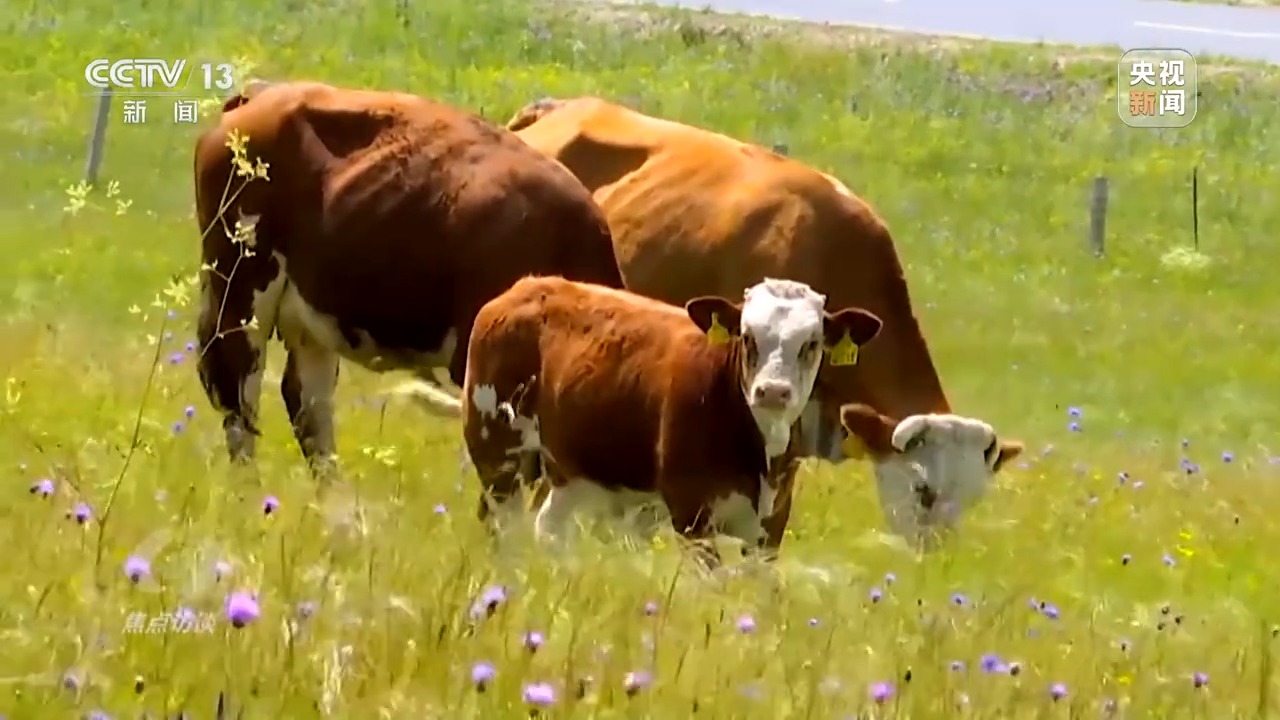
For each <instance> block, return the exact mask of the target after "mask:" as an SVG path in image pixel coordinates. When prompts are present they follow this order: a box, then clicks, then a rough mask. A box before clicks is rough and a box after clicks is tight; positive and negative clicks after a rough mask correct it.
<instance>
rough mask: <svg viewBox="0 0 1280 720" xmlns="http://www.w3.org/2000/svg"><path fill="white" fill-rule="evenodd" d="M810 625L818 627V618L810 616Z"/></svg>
mask: <svg viewBox="0 0 1280 720" xmlns="http://www.w3.org/2000/svg"><path fill="white" fill-rule="evenodd" d="M809 627H818V618H816V617H811V618H809Z"/></svg>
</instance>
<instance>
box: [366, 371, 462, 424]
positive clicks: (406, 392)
mask: <svg viewBox="0 0 1280 720" xmlns="http://www.w3.org/2000/svg"><path fill="white" fill-rule="evenodd" d="M384 395H385V397H388V398H408V399H409V400H412V401H414V402H415V403H417V404H418V406H419V407H421V408H422V409H424V410H426V411H427V412H429V413H431V414H432V415H438V416H441V417H453V418H456V417H462V400H461V399H460V398H456V397H454V396H453V395H450V394H449V393H447V392H445V391H444V390H443V389H442V388H440V387H439V386H437V385H433V384H431V383H429V382H427V381H425V380H416V379H415V380H409V381H406V382H403V383H400V384H399V385H397V386H395V387H393V388H391V390H389V391H387V392H386V393H385V394H384Z"/></svg>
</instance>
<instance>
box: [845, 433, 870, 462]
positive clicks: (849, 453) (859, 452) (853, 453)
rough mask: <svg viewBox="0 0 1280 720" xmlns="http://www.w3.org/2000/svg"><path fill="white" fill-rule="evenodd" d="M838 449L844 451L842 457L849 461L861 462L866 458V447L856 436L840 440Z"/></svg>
mask: <svg viewBox="0 0 1280 720" xmlns="http://www.w3.org/2000/svg"><path fill="white" fill-rule="evenodd" d="M846 432H848V431H846ZM840 449H841V450H842V451H844V456H845V457H847V458H849V459H850V460H862V459H864V458H866V457H867V445H866V443H864V442H862V440H861V438H859V437H857V436H856V435H850V436H849V437H846V438H845V439H844V440H841V441H840Z"/></svg>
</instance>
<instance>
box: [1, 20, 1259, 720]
mask: <svg viewBox="0 0 1280 720" xmlns="http://www.w3.org/2000/svg"><path fill="white" fill-rule="evenodd" d="M142 7H143V8H144V9H141V10H128V11H124V10H120V9H118V8H117V7H111V8H108V7H107V4H106V3H103V2H101V1H100V0H93V1H91V2H85V3H75V4H73V3H68V2H65V0H50V1H49V2H46V3H40V4H36V3H31V4H29V5H27V6H26V7H24V8H21V9H19V8H18V7H17V5H16V4H15V5H12V6H10V7H8V8H6V9H4V10H3V11H0V26H2V27H3V28H4V31H5V36H6V37H10V38H11V40H10V41H9V42H7V43H5V45H4V47H2V48H0V56H3V60H4V65H5V67H7V68H9V69H10V70H9V71H8V77H9V78H10V80H9V81H8V82H7V83H5V84H4V85H3V86H2V87H0V99H2V102H3V106H4V107H5V108H6V109H7V113H6V115H5V119H4V120H3V121H0V152H3V153H4V157H5V158H6V163H5V168H4V172H3V173H2V174H0V254H2V255H3V257H4V258H5V260H4V262H2V263H0V333H2V335H0V337H2V338H3V341H2V342H0V378H3V379H4V394H3V397H2V398H0V477H2V478H3V480H4V482H3V488H4V502H3V503H0V517H2V520H0V543H3V544H4V545H5V546H8V547H9V548H10V549H11V550H12V551H13V554H12V555H9V556H8V558H9V559H8V560H7V561H4V562H3V568H4V571H3V573H0V633H2V634H3V635H2V638H3V639H2V641H0V713H3V714H4V715H5V716H6V717H8V718H11V719H13V718H19V719H24V720H25V719H26V718H45V717H64V716H68V717H69V716H79V715H85V716H95V717H107V716H110V717H116V718H125V717H129V718H137V717H142V716H144V715H145V716H149V717H153V718H159V717H173V716H175V715H176V714H178V713H179V712H185V713H186V717H190V718H211V717H214V716H215V715H216V716H218V717H223V716H225V717H232V716H235V717H243V718H250V719H255V718H303V717H319V716H324V717H342V718H366V717H381V718H450V719H452V718H459V717H483V718H486V719H488V718H503V717H523V716H526V715H527V714H528V713H529V712H530V711H531V710H533V711H536V712H539V713H541V714H542V715H544V716H546V717H599V718H620V717H654V718H681V717H689V716H692V715H694V714H696V716H697V717H717V718H783V717H805V718H828V717H829V718H845V717H868V718H872V717H874V718H887V717H901V718H908V717H910V718H940V717H992V718H1012V717H1018V718H1023V717H1063V718H1066V717H1071V718H1075V717H1098V716H1100V715H1099V714H1100V713H1101V716H1103V717H1128V718H1148V717H1160V718H1175V717H1202V718H1210V719H1212V720H1223V719H1225V718H1235V717H1266V716H1269V715H1270V714H1271V713H1273V712H1274V711H1275V710H1276V708H1277V701H1276V700H1275V699H1274V697H1273V692H1272V687H1273V680H1274V670H1273V667H1272V659H1271V655H1270V653H1271V651H1272V649H1273V647H1274V645H1275V643H1276V640H1275V639H1274V638H1275V635H1276V632H1277V631H1276V630H1275V629H1273V628H1275V627H1276V626H1277V623H1280V590H1278V588H1280V569H1278V568H1277V566H1274V565H1271V564H1270V562H1269V561H1268V560H1267V559H1266V557H1265V553H1266V552H1269V550H1268V548H1274V547H1276V546H1277V545H1278V544H1280V527H1277V525H1276V524H1275V523H1274V522H1273V521H1272V518H1273V517H1274V515H1275V513H1276V511H1277V509H1280V439H1278V438H1277V427H1280V402H1277V398H1280V354H1277V352H1276V349H1277V348H1280V314H1277V313H1276V310H1275V309H1276V308H1277V307H1280V286H1277V284H1276V283H1275V281H1274V277H1273V272H1274V268H1275V267H1277V263H1280V245H1277V243H1276V242H1275V228H1276V227H1278V226H1280V203H1277V202H1276V198H1277V197H1280V176H1278V175H1277V174H1276V172H1275V168H1277V167H1280V142H1278V138H1277V136H1278V135H1280V106H1278V105H1277V104H1276V102H1275V98H1276V97H1277V96H1278V95H1280V79H1278V78H1277V76H1276V74H1275V72H1274V70H1269V69H1264V68H1258V67H1247V66H1231V65H1228V64H1225V63H1214V64H1212V65H1209V66H1206V67H1202V75H1201V85H1202V87H1201V89H1202V91H1203V97H1202V98H1201V104H1200V109H1199V115H1198V116H1197V118H1196V119H1195V121H1194V122H1193V123H1192V124H1191V125H1190V126H1189V127H1187V128H1184V129H1180V130H1136V129H1131V128H1127V127H1125V126H1124V125H1123V124H1122V123H1121V122H1120V121H1119V119H1118V118H1117V117H1116V112H1115V101H1114V92H1115V86H1114V85H1115V80H1114V67H1115V66H1114V62H1115V58H1116V57H1117V55H1118V53H1115V52H1110V51H1105V50H1075V49H1068V48H1046V47H1030V46H996V45H978V44H973V43H961V42H958V41H934V40H927V39H920V38H896V37H893V36H887V35H875V34H869V33H856V32H852V31H836V30H833V29H829V28H828V29H823V28H804V27H798V26H789V25H773V24H767V23H763V22H761V21H745V20H733V19H724V18H717V17H715V16H710V15H702V14H672V13H666V12H656V11H646V10H643V9H636V8H631V9H626V10H623V9H617V8H601V7H598V6H576V5H557V6H545V5H541V4H527V5H526V4H517V3H508V2H499V1H498V0H467V1H465V2H464V1H462V0H433V2H431V3H416V4H414V6H413V7H408V6H407V4H400V3H396V4H392V3H386V2H376V3H373V2H370V3H355V2H348V1H346V0H338V1H334V2H326V3H299V2H293V1H292V0H290V1H289V2H285V3H280V4H278V5H275V6H272V5H270V4H262V3H244V2H227V3H221V4H209V3H201V2H195V0H152V1H151V2H148V3H146V4H145V5H144V6H142ZM122 18H123V19H122ZM149 56H156V57H175V58H176V57H190V58H205V59H207V60H209V61H213V62H222V61H225V60H229V59H230V60H234V62H235V63H236V66H237V70H238V72H239V73H240V79H241V80H243V79H245V78H246V77H248V76H249V75H250V74H252V75H257V76H261V77H267V78H296V79H303V78H306V79H318V80H324V81H329V82H334V83H338V84H344V85H353V86H366V87H376V88H386V89H399V90H408V91H412V92H418V93H421V94H425V95H430V96H434V97H437V98H440V99H443V100H446V101H448V102H452V103H454V104H457V105H460V106H464V107H468V108H472V109H474V110H476V111H482V112H483V113H484V114H485V115H486V116H487V117H489V118H491V119H494V120H498V121H503V120H505V119H506V118H507V117H508V116H509V115H510V114H511V113H512V112H513V111H514V110H516V109H517V108H518V107H520V106H522V105H523V104H525V103H526V102H529V101H530V100H532V99H535V98H538V97H541V96H544V95H574V94H588V93H594V94H601V95H605V96H608V97H612V98H616V99H620V100H623V101H625V102H629V103H633V104H635V105H636V106H638V107H640V108H642V109H643V110H645V111H647V112H649V113H652V114H657V115H664V116H668V117H673V118H676V119H680V120H684V121H688V122H693V123H697V124H700V125H704V126H707V127H711V128H714V129H717V130H720V131H723V132H727V133H729V134H732V135H735V136H738V137H741V138H744V139H748V140H753V141H756V142H760V143H762V144H765V145H772V144H775V143H785V144H786V145H787V146H788V149H789V152H790V153H791V154H792V155H793V156H795V157H798V158H800V159H803V160H805V161H806V162H809V163H812V164H813V165H815V166H817V167H819V168H821V169H823V170H825V171H828V172H832V173H834V174H836V175H837V176H839V177H840V178H841V179H843V180H844V181H845V182H846V183H847V184H849V185H850V187H852V188H853V189H854V190H855V191H856V192H858V193H859V194H861V195H863V196H864V197H866V198H867V199H868V200H870V201H871V202H872V203H873V204H874V205H875V206H876V207H877V208H878V210H879V211H880V212H881V213H882V214H883V215H884V216H885V217H886V219H887V220H888V221H889V223H890V225H891V227H892V228H893V230H894V232H895V236H896V238H897V241H898V243H899V248H900V253H901V255H902V257H903V259H904V263H905V265H906V266H907V271H908V274H909V279H910V282H911V286H912V289H913V294H914V301H915V305H916V310H917V313H918V314H919V315H920V317H921V319H922V322H923V325H924V328H925V332H926V334H927V337H928V339H929V341H930V344H931V347H932V350H933V353H934V359H935V362H936V364H937V366H938V367H939V370H940V372H941V374H942V377H943V381H944V383H945V386H946V388H947V390H948V394H949V395H950V398H951V400H952V403H953V405H954V406H955V407H956V408H957V409H958V410H959V411H961V412H964V413H966V414H971V415H976V416H980V417H982V418H984V419H987V420H988V421H990V422H992V423H993V424H994V425H995V426H996V427H997V428H998V429H1000V430H1001V431H1002V432H1003V433H1004V434H1005V435H1007V436H1009V437H1015V438H1019V439H1022V440H1024V441H1025V442H1027V444H1028V447H1029V452H1028V453H1027V454H1026V455H1025V456H1024V461H1022V462H1020V463H1019V465H1018V466H1017V467H1015V468H1013V469H1011V470H1010V471H1008V472H1007V473H1005V474H1003V475H1002V476H1001V478H1000V482H999V484H998V485H997V486H996V487H995V488H993V489H992V492H991V494H990V495H989V496H988V499H987V501H986V502H985V503H984V504H983V505H982V506H981V507H979V508H978V509H976V510H975V511H974V512H973V514H972V515H971V516H969V518H968V520H967V522H966V524H965V526H964V527H963V532H961V533H960V534H959V535H958V536H957V537H956V538H954V540H953V541H952V542H951V543H949V544H948V546H947V547H946V548H944V549H943V550H941V551H939V552H937V553H935V554H932V555H930V556H928V557H925V558H917V557H915V556H914V555H912V554H911V553H909V552H907V551H906V550H904V549H903V548H902V547H901V546H900V544H898V543H895V542H894V541H893V540H892V539H891V538H887V537H885V536H883V535H881V534H880V533H879V532H878V531H879V529H880V528H881V527H882V523H881V519H880V515H879V512H880V511H879V508H878V505H877V504H876V501H875V495H874V486H873V482H872V479H871V476H870V474H869V472H868V469H867V468H865V467H861V466H857V465H855V464H848V465H844V466H841V467H839V468H833V467H831V466H829V465H825V464H824V465H814V466H812V467H808V468H806V470H805V471H804V472H803V474H802V476H801V478H800V481H799V482H800V489H799V497H798V507H797V509H796V511H795V512H794V513H793V521H792V527H793V532H792V533H791V537H789V539H788V540H787V542H786V543H785V544H784V547H783V558H782V559H781V560H780V561H779V563H778V566H777V570H776V578H775V580H772V581H770V580H766V579H764V578H763V577H762V575H761V574H760V573H755V572H742V573H733V574H730V575H729V576H727V577H726V578H724V579H723V580H722V581H720V582H715V583H711V582H707V581H705V580H702V579H699V578H698V577H696V576H694V575H693V574H692V573H691V572H690V570H689V568H688V567H687V566H686V564H685V563H683V562H682V561H681V557H680V554H679V553H678V552H677V551H676V549H675V547H674V544H673V543H671V542H670V538H669V537H668V538H667V542H660V543H657V544H656V545H655V547H653V548H627V547H623V546H622V545H621V544H619V543H607V542H598V541H595V540H591V539H584V541H583V542H582V543H581V544H580V545H579V546H578V547H577V548H576V549H575V551H574V553H573V554H572V555H571V556H569V557H566V558H560V559H551V558H549V557H547V556H545V555H541V554H539V553H537V552H536V551H535V550H534V549H532V546H531V544H530V543H527V542H526V543H517V544H516V546H515V547H512V548H509V552H506V553H503V554H495V553H492V552H490V550H489V548H488V546H487V544H486V542H485V535H484V532H483V530H482V528H481V527H480V526H479V525H478V523H477V522H476V520H475V517H474V508H475V503H476V496H477V488H476V483H475V480H474V476H473V475H472V474H470V472H469V470H468V469H467V467H466V465H465V463H464V462H462V457H463V455H462V448H461V444H460V434H459V432H458V429H457V427H456V426H454V425H451V424H449V423H447V422H442V421H438V420H433V419H429V418H426V417H425V416H424V415H423V414H422V413H421V412H419V411H417V410H416V409H415V408H413V407H408V406H401V405H396V404H392V405H387V404H385V403H384V402H382V401H380V400H379V399H378V398H379V390H380V389H382V388H385V387H386V386H388V385H389V384H390V382H391V380H392V379H391V378H387V377H382V378H379V377H376V376H373V375H371V374H369V373H364V372H361V371H359V370H357V369H355V368H352V367H350V366H345V365H344V369H343V379H342V381H341V383H340V389H339V394H340V413H339V418H338V423H339V430H338V432H339V447H340V452H341V454H342V463H343V473H344V478H345V481H346V482H345V483H343V484H341V485H339V486H337V487H336V488H334V489H332V490H331V491H330V492H327V493H324V494H318V493H317V490H316V486H315V484H314V483H313V482H312V481H311V479H310V478H309V477H308V475H307V473H306V471H305V468H304V466H303V463H302V461H301V458H300V455H299V453H298V452H297V450H296V448H295V446H294V443H293V439H292V435H291V433H290V431H289V428H288V426H287V421H286V419H285V413H284V411H283V406H282V403H281V402H280V401H279V400H278V397H279V396H278V393H277V392H276V390H275V387H276V382H278V377H279V375H278V368H279V363H280V361H281V354H282V353H281V352H280V351H279V349H278V348H277V349H276V350H275V351H274V352H273V354H272V365H271V367H272V372H271V374H270V375H269V378H271V381H270V382H268V384H267V388H266V390H265V392H264V436H263V438H262V440H261V442H260V445H259V448H260V450H259V460H258V473H257V475H256V476H252V475H250V474H247V473H242V472H236V471H233V470H231V469H230V468H229V467H228V463H227V461H226V459H225V457H224V453H223V447H222V436H221V429H220V423H219V418H217V417H216V416H215V415H214V413H213V411H212V410H211V408H210V407H209V405H208V403H207V401H206V400H205V398H204V396H203V393H202V391H201V389H200V386H199V383H198V381H197V378H196V373H195V369H194V366H193V362H192V361H193V353H194V352H195V351H196V349H195V348H194V346H193V345H192V344H191V343H192V341H193V323H194V312H195V311H194V308H193V307H192V306H191V302H190V301H191V296H192V282H193V281H194V278H195V273H196V272H197V270H198V243H197V237H198V231H197V228H196V226H195V222H194V219H193V213H192V202H193V201H192V188H191V154H192V149H193V142H194V139H195V136H196V133H197V128H195V127H193V126H182V125H177V124H174V123H173V122H172V121H171V118H170V116H169V112H170V111H169V106H168V105H167V104H163V103H160V102H153V103H151V106H152V107H151V108H150V109H149V113H150V117H149V118H148V121H147V122H146V123H145V124H142V125H124V124H122V123H121V122H120V117H119V104H117V105H116V111H115V115H114V117H113V118H112V120H111V122H112V127H111V129H110V135H109V139H108V143H107V148H106V155H105V163H104V166H103V170H102V177H101V179H100V180H99V182H98V183H97V184H96V187H92V188H86V187H84V186H83V185H81V184H80V181H81V177H82V164H83V157H84V151H85V145H86V134H87V131H88V128H89V118H90V116H91V113H92V109H93V105H94V102H95V101H94V99H93V98H92V97H91V96H88V95H86V94H85V92H84V90H85V86H84V81H83V69H84V66H85V64H86V63H87V62H88V61H89V60H90V59H92V58H94V57H149ZM202 122H204V123H207V122H209V120H208V119H207V118H206V119H204V120H203V121H202ZM250 141H251V139H250ZM1193 167H1198V168H1199V178H1200V188H1199V190H1200V211H1199V222H1200V231H1199V248H1198V249H1196V248H1193V247H1192V234H1191V229H1190V223H1191V205H1190V192H1189V177H1190V173H1191V169H1192V168H1193ZM1096 175H1106V176H1107V177H1108V178H1109V179H1110V183H1111V188H1112V193H1111V207H1110V212H1109V217H1108V237H1109V244H1108V247H1107V252H1106V255H1105V256H1104V257H1102V258H1097V257H1094V256H1093V255H1092V254H1091V253H1090V252H1089V251H1088V246H1087V243H1086V238H1087V231H1088V214H1087V208H1088V197H1089V188H1090V184H1091V182H1092V179H1093V178H1094V177H1095V176H1096ZM867 351H868V352H870V351H872V348H870V347H869V348H868V350H867ZM526 530H527V529H526ZM232 620H234V621H235V622H232ZM93 713H99V715H93Z"/></svg>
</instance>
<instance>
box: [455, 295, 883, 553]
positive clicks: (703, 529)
mask: <svg viewBox="0 0 1280 720" xmlns="http://www.w3.org/2000/svg"><path fill="white" fill-rule="evenodd" d="M825 303H826V297H825V296H823V295H821V294H819V293H817V292H815V291H814V290H812V289H811V288H810V287H809V286H807V285H805V284H803V283H798V282H793V281H790V280H774V279H766V280H764V281H763V282H761V283H759V284H757V285H755V286H753V287H751V288H749V289H748V290H747V291H746V292H745V293H744V296H743V301H742V302H740V303H737V304H734V303H732V302H731V301H729V300H726V299H724V298H722V297H698V298H694V299H692V300H690V301H689V302H687V303H686V304H685V307H684V309H683V310H682V309H681V308H679V307H677V306H673V305H668V304H666V303H663V302H660V301H657V300H653V299H650V298H647V297H643V296H640V295H636V294H633V293H629V292H625V291H619V290H614V289H610V288H606V287H603V286H599V285H593V284H588V283H578V282H572V281H569V280H565V279H563V278H560V277H530V278H525V279H522V280H520V281H519V282H517V283H516V284H515V285H513V286H512V287H511V289H509V290H508V291H507V292H505V293H503V294H502V295H500V296H499V297H497V298H495V299H494V300H492V301H490V302H489V303H488V304H486V305H485V306H484V307H483V308H481V310H480V312H479V313H478V314H477V315H476V320H475V324H474V326H473V330H472V334H471V339H470V347H469V350H468V359H467V372H466V377H465V380H464V383H463V399H462V402H463V423H464V426H463V435H464V438H465V440H466V444H467V448H468V450H469V451H470V454H471V459H472V462H473V464H474V465H475V467H476V470H477V472H478V474H479V476H480V481H481V484H482V486H483V489H484V493H485V495H486V496H487V497H482V498H481V503H480V510H479V514H480V518H481V520H485V519H486V518H488V516H489V513H490V502H493V503H494V504H495V505H497V506H499V507H501V506H503V505H505V504H506V503H508V502H509V501H511V499H512V498H513V497H514V496H516V494H517V491H518V490H519V488H520V486H521V484H522V481H523V482H525V483H527V482H531V481H533V480H534V479H535V478H536V476H537V474H538V470H537V468H538V466H539V465H541V466H543V467H544V468H545V472H546V476H547V481H548V482H549V485H550V490H549V492H546V494H545V497H544V499H543V500H542V502H541V507H540V508H539V509H538V511H537V517H536V520H535V529H536V532H537V534H538V536H539V537H542V538H551V537H556V536H559V535H560V534H561V533H562V531H564V530H565V528H566V524H567V523H568V522H569V521H570V519H571V517H572V516H573V515H574V514H575V511H577V510H579V509H584V508H590V509H593V510H603V511H605V512H606V513H609V514H618V513H620V512H622V511H623V510H624V509H626V507H627V506H629V505H634V504H640V503H647V502H649V501H651V500H654V499H657V500H661V501H662V502H663V504H665V505H666V509H667V511H668V512H669V513H670V517H671V522H672V525H673V526H674V528H675V529H676V531H677V532H680V533H683V534H685V535H686V536H687V537H689V538H691V539H699V538H705V537H707V536H708V535H710V534H711V533H712V532H713V531H719V532H723V533H725V534H728V535H732V536H736V537H738V538H740V539H742V540H743V541H744V542H746V543H747V545H748V547H755V546H757V545H758V544H760V543H761V541H762V539H763V528H762V519H763V518H767V517H769V516H770V515H772V514H773V505H774V500H775V498H776V496H777V493H778V489H779V488H778V486H777V480H776V478H775V477H774V476H775V473H771V472H770V471H771V464H772V462H773V461H774V459H776V458H781V457H782V456H783V455H784V454H785V451H786V450H787V448H788V445H789V441H790V436H791V429H792V425H793V424H794V423H795V422H796V420H797V418H799V416H800V413H801V411H802V410H803V408H804V406H805V404H806V403H807V402H808V401H809V396H810V393H811V392H812V391H813V385H814V380H815V378H816V377H817V373H818V368H819V366H820V364H821V362H822V358H823V355H824V350H828V349H829V350H830V351H831V352H830V355H831V359H832V360H833V361H835V362H837V363H840V362H845V363H847V362H852V361H853V359H854V357H855V356H856V350H857V348H858V346H861V345H864V344H866V343H867V342H868V341H870V340H871V339H872V338H874V337H875V336H876V334H877V333H879V331H880V327H881V321H880V319H879V318H877V317H876V316H875V315H872V314H871V313H869V312H867V311H865V310H863V309H861V308H845V309H842V310H840V311H838V312H835V313H828V312H826V311H825V310H824V305H825Z"/></svg>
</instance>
